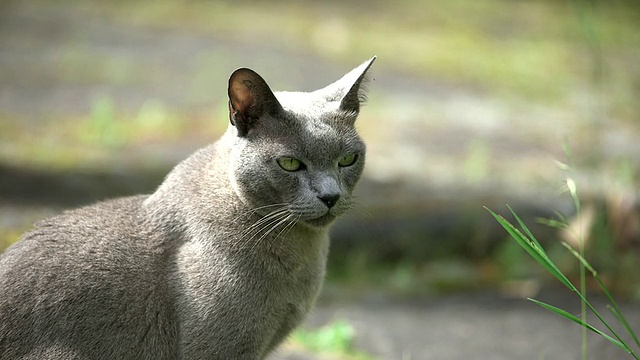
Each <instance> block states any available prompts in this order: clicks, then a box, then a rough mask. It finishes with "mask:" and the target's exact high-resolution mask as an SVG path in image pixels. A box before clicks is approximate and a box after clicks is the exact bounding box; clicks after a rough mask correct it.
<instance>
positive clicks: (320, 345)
mask: <svg viewBox="0 0 640 360" xmlns="http://www.w3.org/2000/svg"><path fill="white" fill-rule="evenodd" d="M292 337H293V340H294V341H296V342H298V343H299V344H301V345H302V346H304V347H305V348H307V349H309V350H311V351H315V352H322V353H331V354H335V355H337V356H339V357H340V358H344V359H361V360H366V359H372V358H371V357H370V356H368V355H365V354H363V353H361V352H357V351H355V350H354V348H353V340H354V338H355V330H354V328H353V326H351V324H349V323H348V322H347V321H345V320H337V321H334V322H332V323H330V324H327V325H325V326H323V327H321V328H319V329H317V330H305V329H299V330H296V331H295V332H294V333H293V336H292Z"/></svg>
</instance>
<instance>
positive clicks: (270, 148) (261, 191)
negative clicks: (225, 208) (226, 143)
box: [226, 57, 375, 228]
mask: <svg viewBox="0 0 640 360" xmlns="http://www.w3.org/2000/svg"><path fill="white" fill-rule="evenodd" d="M374 60H375V57H373V58H372V59H370V60H368V61H367V62H365V63H363V64H362V65H360V66H358V67H357V68H355V69H354V70H352V71H351V72H349V73H347V74H346V75H345V76H343V77H342V78H341V79H340V80H338V81H336V82H334V83H333V84H331V85H329V86H327V87H325V88H323V89H320V90H317V91H314V92H308V93H307V92H277V93H275V94H274V93H273V92H272V91H271V89H270V88H269V86H268V85H267V83H266V82H265V81H264V80H263V79H262V77H260V75H258V74H257V73H255V72H254V71H252V70H249V69H245V68H243V69H238V70H236V71H235V72H234V73H233V74H232V75H231V78H230V79H229V119H230V122H231V125H232V126H231V127H230V129H229V131H228V133H227V135H226V136H232V137H233V140H232V141H233V145H232V148H231V154H230V155H231V156H230V163H229V166H230V169H229V176H230V181H231V184H232V186H233V188H234V190H235V192H236V193H237V194H238V195H239V197H240V198H241V199H242V200H243V201H244V202H245V203H246V204H247V205H248V206H249V207H250V208H251V209H252V210H254V211H255V212H256V213H257V214H260V215H262V216H265V219H267V220H265V221H272V222H273V224H272V225H273V226H277V225H284V224H292V223H294V222H295V223H300V224H305V225H307V226H311V227H316V228H319V227H324V226H327V225H329V224H330V223H331V222H332V221H333V220H334V219H335V218H336V217H337V216H339V215H341V214H343V213H344V212H345V211H346V210H348V209H349V208H350V207H351V206H352V204H353V200H352V195H351V194H352V191H353V188H354V186H355V185H356V182H357V181H358V179H359V178H360V175H361V174H362V170H363V168H364V160H365V144H364V142H363V141H362V139H361V138H360V136H359V135H358V134H357V133H356V130H355V128H354V122H355V120H356V117H357V116H358V113H359V111H360V106H361V104H362V102H363V101H364V93H363V91H364V89H363V81H364V80H365V75H366V72H367V70H368V69H369V67H370V66H371V64H372V63H373V61H374ZM267 217H268V218H267Z"/></svg>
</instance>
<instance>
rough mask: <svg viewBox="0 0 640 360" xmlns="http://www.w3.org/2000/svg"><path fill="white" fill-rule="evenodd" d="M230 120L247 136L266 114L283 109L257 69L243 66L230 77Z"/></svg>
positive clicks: (239, 133) (241, 134)
mask: <svg viewBox="0 0 640 360" xmlns="http://www.w3.org/2000/svg"><path fill="white" fill-rule="evenodd" d="M228 93H229V121H230V122H231V124H232V125H234V126H235V127H236V128H237V129H238V135H239V136H246V135H247V134H248V133H249V130H251V128H253V127H254V126H255V125H256V124H257V122H258V121H259V120H260V118H261V117H262V116H263V115H265V114H274V113H277V112H278V111H279V110H281V109H282V106H281V105H280V103H279V102H278V100H277V99H276V96H275V95H274V94H273V92H272V91H271V88H269V85H267V82H266V81H264V79H263V78H262V77H261V76H260V75H258V74H257V73H256V72H255V71H253V70H251V69H247V68H241V69H238V70H236V71H234V72H233V74H231V77H230V78H229V90H228Z"/></svg>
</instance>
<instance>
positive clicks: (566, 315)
mask: <svg viewBox="0 0 640 360" xmlns="http://www.w3.org/2000/svg"><path fill="white" fill-rule="evenodd" d="M529 300H530V301H532V302H533V303H535V304H538V305H539V306H541V307H543V308H544V309H546V310H549V311H551V312H553V313H555V314H557V315H560V316H562V317H564V318H565V319H568V320H571V321H573V322H575V323H577V324H579V325H580V326H583V327H585V328H587V329H589V330H590V331H592V332H594V333H596V334H598V335H600V336H602V337H603V338H605V339H607V340H608V341H609V342H611V343H612V344H614V345H616V346H618V347H619V348H621V349H622V350H624V351H626V352H628V353H630V354H633V352H632V351H631V350H630V349H629V348H628V347H627V346H626V345H625V344H623V343H622V342H620V341H618V340H616V339H614V338H613V337H611V336H609V335H607V334H605V333H604V332H602V331H600V330H598V329H596V328H595V327H593V326H591V325H590V324H587V323H586V322H584V321H582V319H580V318H579V317H577V316H575V315H573V314H571V313H569V312H567V311H565V310H562V309H560V308H557V307H555V306H553V305H549V304H547V303H544V302H542V301H538V300H536V299H531V298H530V299H529Z"/></svg>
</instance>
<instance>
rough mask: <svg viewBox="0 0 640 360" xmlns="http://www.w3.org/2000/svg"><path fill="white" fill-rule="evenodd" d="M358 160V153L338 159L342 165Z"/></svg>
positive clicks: (348, 164) (349, 164)
mask: <svg viewBox="0 0 640 360" xmlns="http://www.w3.org/2000/svg"><path fill="white" fill-rule="evenodd" d="M357 160H358V154H351V155H347V156H345V157H343V158H342V159H340V161H338V165H339V166H341V167H347V166H351V165H353V164H355V163H356V161H357Z"/></svg>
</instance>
